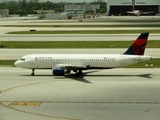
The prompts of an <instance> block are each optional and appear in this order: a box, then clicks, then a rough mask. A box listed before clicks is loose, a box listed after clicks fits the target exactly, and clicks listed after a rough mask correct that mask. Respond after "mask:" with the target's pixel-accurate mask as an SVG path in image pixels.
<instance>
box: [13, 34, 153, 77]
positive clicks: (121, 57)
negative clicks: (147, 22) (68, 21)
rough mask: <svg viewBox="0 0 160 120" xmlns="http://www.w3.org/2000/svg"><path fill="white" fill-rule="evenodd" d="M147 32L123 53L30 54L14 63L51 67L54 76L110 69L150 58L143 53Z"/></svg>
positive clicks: (24, 66) (41, 67)
mask: <svg viewBox="0 0 160 120" xmlns="http://www.w3.org/2000/svg"><path fill="white" fill-rule="evenodd" d="M148 36H149V33H141V34H140V36H139V37H138V38H137V39H136V40H135V41H134V42H133V43H132V45H131V46H130V47H129V48H128V49H127V50H126V51H125V52H124V53H123V54H30V55H26V56H23V57H21V58H20V59H19V60H17V61H16V62H15V63H14V65H15V66H17V67H20V68H26V69H32V73H31V76H34V75H35V74H34V71H35V69H51V70H52V74H53V75H54V76H64V75H65V74H69V73H70V72H71V71H73V72H75V76H76V77H79V76H81V75H82V71H83V70H90V69H112V68H116V67H123V66H128V65H133V64H137V63H139V62H144V61H148V60H151V57H150V56H147V55H144V52H145V48H146V44H147V40H148Z"/></svg>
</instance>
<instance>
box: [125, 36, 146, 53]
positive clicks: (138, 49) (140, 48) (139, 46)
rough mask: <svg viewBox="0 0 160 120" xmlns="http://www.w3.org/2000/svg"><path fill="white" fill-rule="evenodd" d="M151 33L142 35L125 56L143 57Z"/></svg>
mask: <svg viewBox="0 0 160 120" xmlns="http://www.w3.org/2000/svg"><path fill="white" fill-rule="evenodd" d="M148 35H149V33H141V34H140V36H139V37H138V38H137V39H136V40H135V41H134V43H133V44H132V45H131V46H130V47H129V48H128V50H127V51H126V52H124V53H123V54H126V55H143V54H144V51H145V48H146V44H147V40H148Z"/></svg>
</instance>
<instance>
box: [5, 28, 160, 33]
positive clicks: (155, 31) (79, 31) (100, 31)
mask: <svg viewBox="0 0 160 120" xmlns="http://www.w3.org/2000/svg"><path fill="white" fill-rule="evenodd" d="M35 30H36V29H35ZM142 32H150V33H159V34H160V30H149V29H148V30H145V29H144V30H83V31H82V30H74V31H72V30H71V31H43V30H42V31H15V32H8V33H7V34H133V33H142Z"/></svg>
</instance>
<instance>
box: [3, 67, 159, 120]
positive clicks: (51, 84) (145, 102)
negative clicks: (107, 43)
mask: <svg viewBox="0 0 160 120" xmlns="http://www.w3.org/2000/svg"><path fill="white" fill-rule="evenodd" d="M159 71H160V69H123V68H121V69H118V68H117V69H112V70H103V71H86V72H85V73H84V74H87V75H86V76H84V77H80V78H75V77H74V75H67V76H65V77H54V76H52V74H51V70H36V71H35V73H36V76H30V72H31V70H27V69H21V68H14V67H0V74H1V79H0V83H1V84H0V90H1V93H0V119H1V120H12V119H13V118H14V119H16V120H22V119H23V120H28V119H31V120H33V119H34V120H44V119H45V120H53V119H54V120H91V119H92V120H97V119H101V120H104V119H105V120H106V119H110V120H122V119H123V120H135V119H136V120H142V118H143V119H145V120H151V119H152V120H159V118H160V114H159V109H160V107H159V105H160V92H159V91H160V74H159Z"/></svg>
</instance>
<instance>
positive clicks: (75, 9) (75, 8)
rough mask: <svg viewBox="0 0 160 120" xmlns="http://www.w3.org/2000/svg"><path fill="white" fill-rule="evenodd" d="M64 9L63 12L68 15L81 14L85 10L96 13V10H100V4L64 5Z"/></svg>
mask: <svg viewBox="0 0 160 120" xmlns="http://www.w3.org/2000/svg"><path fill="white" fill-rule="evenodd" d="M64 9H65V11H64V12H65V13H69V14H74V13H78V14H83V13H85V11H86V10H93V11H94V13H96V10H97V9H100V4H97V5H95V4H66V5H65V7H64Z"/></svg>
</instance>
